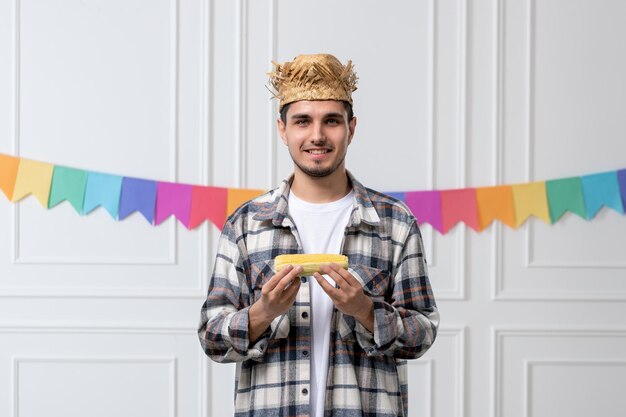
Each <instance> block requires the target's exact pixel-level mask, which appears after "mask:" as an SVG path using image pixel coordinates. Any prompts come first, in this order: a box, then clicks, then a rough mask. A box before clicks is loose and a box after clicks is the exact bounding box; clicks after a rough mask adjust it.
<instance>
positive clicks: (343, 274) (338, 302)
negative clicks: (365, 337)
mask: <svg viewBox="0 0 626 417" xmlns="http://www.w3.org/2000/svg"><path fill="white" fill-rule="evenodd" d="M320 270H321V271H322V272H323V273H324V274H326V275H328V276H329V277H330V278H331V279H332V280H333V281H335V283H336V284H337V287H336V288H335V287H333V286H332V285H331V284H329V283H328V281H326V279H324V277H323V276H322V275H321V274H320V273H318V272H316V273H315V274H313V276H314V277H315V279H316V280H317V282H318V283H319V284H320V286H321V287H322V289H323V290H324V292H325V293H326V294H328V296H329V297H330V299H331V300H332V301H333V303H334V304H335V307H337V310H339V311H341V312H342V313H344V314H348V315H350V316H353V317H354V318H355V319H357V320H358V321H359V322H360V323H361V324H362V325H363V326H364V327H365V328H366V329H367V330H369V331H370V332H372V333H374V303H373V302H372V299H371V298H370V297H368V296H367V294H365V292H364V291H363V286H362V285H361V283H360V282H359V281H357V279H356V278H354V276H352V274H351V273H350V272H348V271H347V270H346V269H344V268H343V267H341V266H340V265H337V264H330V265H328V266H326V265H322V266H320Z"/></svg>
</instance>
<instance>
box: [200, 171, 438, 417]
mask: <svg viewBox="0 0 626 417" xmlns="http://www.w3.org/2000/svg"><path fill="white" fill-rule="evenodd" d="M348 176H349V178H350V180H351V182H352V186H353V189H354V198H355V205H354V209H353V211H352V214H351V218H350V221H349V224H348V226H347V227H346V229H345V233H344V241H343V244H342V253H343V254H344V255H347V256H348V259H349V265H350V268H349V272H350V273H351V274H352V275H353V276H354V277H355V278H356V279H357V280H358V281H359V282H360V283H361V284H362V285H363V289H364V291H365V293H366V294H367V295H369V296H370V297H371V298H372V300H373V302H374V327H375V329H374V333H371V332H370V331H368V330H367V329H366V328H365V327H364V326H363V325H361V324H360V323H359V322H358V321H356V320H355V319H354V317H352V316H349V315H346V314H343V313H341V312H340V311H338V310H337V309H336V308H335V309H334V311H333V317H332V322H331V323H332V324H331V338H330V351H329V355H330V359H329V369H328V379H327V388H326V393H325V395H326V399H325V407H324V408H325V413H324V415H325V416H326V417H328V416H342V417H352V416H362V417H365V416H367V417H374V416H376V417H383V416H384V417H387V416H389V417H391V416H394V417H395V416H406V415H407V402H408V398H407V397H408V391H407V375H406V371H407V366H406V359H415V358H418V357H420V356H421V355H423V354H424V353H425V352H426V351H427V350H428V348H429V347H430V346H431V344H432V343H433V341H434V340H435V336H436V334H437V327H438V324H439V313H438V310H437V307H436V304H435V299H434V298H433V294H432V291H431V287H430V283H429V280H428V274H427V270H426V260H425V257H424V249H423V246H422V238H421V234H420V231H419V229H418V226H417V222H416V220H415V218H414V217H413V216H412V214H411V212H410V211H409V209H408V208H407V207H406V206H405V205H404V204H403V203H401V202H399V201H398V200H396V199H393V198H392V197H389V196H387V195H384V194H381V193H378V192H376V191H373V190H370V189H367V188H365V187H363V186H362V185H361V184H360V183H359V182H358V181H356V180H355V179H354V178H353V177H352V175H351V174H350V173H348ZM292 178H293V177H291V178H289V179H287V180H285V181H283V183H282V184H281V186H280V187H278V188H276V189H274V190H272V191H270V192H268V193H266V194H264V195H262V196H260V197H258V198H256V199H254V200H252V201H250V202H248V203H246V204H244V205H243V206H241V207H240V208H239V209H238V210H237V211H236V212H235V213H233V214H232V215H231V216H230V217H229V218H228V220H227V222H226V224H225V225H224V229H223V231H222V235H221V237H220V241H219V246H218V249H217V255H216V260H215V267H214V271H213V274H212V276H211V278H210V282H209V289H208V295H207V299H206V301H205V303H204V305H203V307H202V311H201V319H200V326H199V329H198V335H199V338H200V342H201V344H202V347H203V349H204V351H205V352H206V354H207V355H208V356H209V357H210V358H211V359H213V360H215V361H217V362H237V371H236V384H235V416H237V417H243V416H257V417H265V416H268V417H269V416H308V415H309V414H310V407H309V389H310V374H311V372H310V355H309V354H308V353H309V352H310V351H311V322H310V318H311V304H310V287H309V286H310V285H311V279H312V278H309V279H306V278H304V279H303V280H302V285H301V287H300V290H299V292H298V295H297V298H296V301H295V303H294V305H293V306H292V307H291V309H290V310H289V311H288V312H287V313H285V314H283V315H282V316H279V317H277V318H276V319H274V321H273V322H272V324H271V326H270V327H269V328H268V329H267V330H266V331H265V333H264V334H263V335H262V336H261V337H260V338H259V339H258V340H257V341H256V342H254V343H252V344H251V343H250V340H249V338H248V310H249V308H250V306H251V305H252V304H253V303H254V302H255V301H257V300H258V299H259V298H260V297H261V288H262V286H263V284H264V283H265V282H267V281H268V280H269V279H270V278H271V277H272V275H273V273H274V272H273V259H274V258H275V257H276V256H277V255H282V254H293V253H302V249H301V245H300V244H299V236H298V232H297V229H296V227H295V225H294V223H293V221H292V220H291V218H290V216H289V212H288V206H287V201H288V195H289V189H290V184H291V180H292Z"/></svg>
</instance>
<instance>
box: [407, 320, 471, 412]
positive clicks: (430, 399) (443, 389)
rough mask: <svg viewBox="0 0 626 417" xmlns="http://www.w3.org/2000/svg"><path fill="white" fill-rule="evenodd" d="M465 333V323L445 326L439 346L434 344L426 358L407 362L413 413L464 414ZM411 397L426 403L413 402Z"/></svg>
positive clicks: (441, 330) (436, 343)
mask: <svg viewBox="0 0 626 417" xmlns="http://www.w3.org/2000/svg"><path fill="white" fill-rule="evenodd" d="M466 336H467V335H466V327H465V326H462V325H448V326H445V325H444V326H442V327H440V329H439V332H438V334H437V340H436V341H435V346H436V347H438V348H439V349H437V348H436V347H434V348H433V349H432V350H430V351H429V352H428V353H427V354H426V355H425V356H424V357H423V358H420V359H417V360H410V361H408V362H407V363H408V373H409V409H410V410H409V411H410V414H411V415H419V416H422V415H426V416H433V415H446V416H454V417H462V416H464V415H465V408H466V405H465V381H466V377H467V376H466V374H465V371H466V367H465V355H466V345H467V337H466ZM412 375H420V378H419V380H414V379H413V378H411V376H412ZM443 381H447V382H446V383H443ZM412 397H415V401H417V402H419V400H423V401H426V402H427V404H417V403H414V404H411V400H410V398H412ZM451 400H452V401H451ZM416 410H417V411H416ZM435 410H437V411H436V414H435ZM418 411H419V412H418Z"/></svg>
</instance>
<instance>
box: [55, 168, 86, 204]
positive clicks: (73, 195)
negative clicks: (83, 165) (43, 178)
mask: <svg viewBox="0 0 626 417" xmlns="http://www.w3.org/2000/svg"><path fill="white" fill-rule="evenodd" d="M86 186H87V172H86V171H83V170H80V169H74V168H67V167H63V166H58V165H57V166H55V167H54V173H53V174H52V185H51V186H50V199H49V200H48V208H52V207H54V206H56V205H57V204H59V203H60V202H61V201H64V200H67V201H69V202H70V204H71V205H72V206H73V207H74V209H75V210H76V212H77V213H78V214H83V200H84V199H85V187H86Z"/></svg>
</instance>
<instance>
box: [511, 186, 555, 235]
mask: <svg viewBox="0 0 626 417" xmlns="http://www.w3.org/2000/svg"><path fill="white" fill-rule="evenodd" d="M512 187H513V201H514V202H515V214H516V216H517V225H518V226H520V225H521V224H522V223H524V222H525V221H526V219H527V218H528V217H529V216H531V215H532V216H536V217H538V218H540V219H541V220H543V221H544V222H546V223H547V224H551V222H550V210H549V208H548V197H547V194H546V183H545V182H544V181H537V182H530V183H527V184H517V185H513V186H512Z"/></svg>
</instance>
